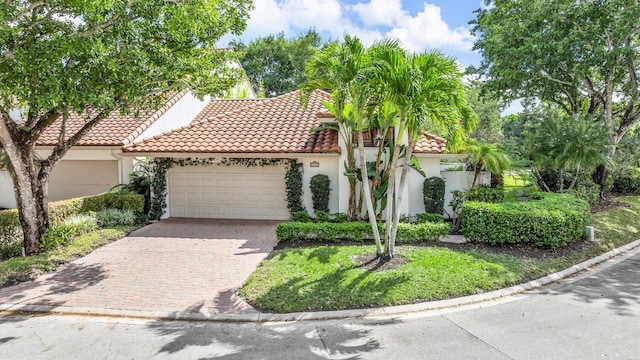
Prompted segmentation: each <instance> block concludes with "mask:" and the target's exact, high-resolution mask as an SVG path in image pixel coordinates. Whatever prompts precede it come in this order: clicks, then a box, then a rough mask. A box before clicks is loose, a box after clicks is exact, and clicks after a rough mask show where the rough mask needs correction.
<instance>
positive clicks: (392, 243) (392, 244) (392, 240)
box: [387, 137, 414, 258]
mask: <svg viewBox="0 0 640 360" xmlns="http://www.w3.org/2000/svg"><path fill="white" fill-rule="evenodd" d="M413 146H414V142H413V140H412V139H411V137H409V143H408V144H407V147H406V148H405V149H406V150H405V151H404V164H403V166H402V174H401V175H400V184H399V185H398V200H397V203H396V209H400V205H402V200H403V199H402V194H403V190H404V186H405V184H406V182H407V174H408V173H409V168H410V167H411V156H412V155H413ZM399 223H400V211H396V213H395V216H394V217H393V224H392V226H391V236H390V237H389V253H388V254H387V255H388V256H389V257H391V258H393V257H394V256H395V251H396V235H397V234H398V224H399Z"/></svg>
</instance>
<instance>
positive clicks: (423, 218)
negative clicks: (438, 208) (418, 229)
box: [416, 213, 444, 224]
mask: <svg viewBox="0 0 640 360" xmlns="http://www.w3.org/2000/svg"><path fill="white" fill-rule="evenodd" d="M416 222H417V223H418V224H422V223H428V222H431V223H443V222H444V217H443V216H442V214H431V213H422V214H418V215H416Z"/></svg>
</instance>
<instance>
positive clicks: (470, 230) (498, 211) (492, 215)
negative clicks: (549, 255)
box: [460, 193, 590, 248]
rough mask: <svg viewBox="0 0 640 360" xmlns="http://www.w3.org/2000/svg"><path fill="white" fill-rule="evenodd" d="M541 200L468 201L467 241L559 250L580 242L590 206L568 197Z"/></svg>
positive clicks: (463, 220) (547, 195) (546, 196)
mask: <svg viewBox="0 0 640 360" xmlns="http://www.w3.org/2000/svg"><path fill="white" fill-rule="evenodd" d="M540 194H542V199H541V200H532V201H526V202H507V203H499V204H492V203H483V202H475V201H467V202H465V203H464V204H463V205H462V212H461V229H460V233H462V234H463V235H464V236H465V237H466V238H468V239H469V240H471V241H475V242H485V243H489V244H492V245H502V244H518V243H523V244H529V245H534V246H540V247H549V248H556V247H560V246H565V245H566V244H567V243H569V242H572V241H575V240H577V239H580V238H582V237H583V235H584V229H585V226H586V225H587V224H588V222H589V218H590V214H589V210H590V209H589V204H587V203H586V202H585V201H583V200H580V199H577V198H574V197H572V196H569V195H566V194H554V193H540Z"/></svg>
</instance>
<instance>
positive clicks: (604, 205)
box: [591, 194, 631, 214]
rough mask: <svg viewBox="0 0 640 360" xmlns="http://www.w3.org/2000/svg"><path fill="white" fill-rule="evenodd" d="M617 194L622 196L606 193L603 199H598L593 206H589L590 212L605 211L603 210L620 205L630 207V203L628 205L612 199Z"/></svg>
mask: <svg viewBox="0 0 640 360" xmlns="http://www.w3.org/2000/svg"><path fill="white" fill-rule="evenodd" d="M618 196H622V195H621V194H607V195H606V197H605V198H604V199H600V201H598V203H596V204H594V205H593V206H591V213H592V214H596V213H599V212H601V211H605V210H609V209H613V208H618V207H622V208H629V207H631V205H629V204H626V203H622V202H619V201H615V200H613V198H615V197H618Z"/></svg>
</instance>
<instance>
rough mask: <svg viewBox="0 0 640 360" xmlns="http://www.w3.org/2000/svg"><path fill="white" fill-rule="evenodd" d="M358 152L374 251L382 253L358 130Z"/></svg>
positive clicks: (360, 136) (361, 140) (361, 141)
mask: <svg viewBox="0 0 640 360" xmlns="http://www.w3.org/2000/svg"><path fill="white" fill-rule="evenodd" d="M358 152H359V153H360V173H361V174H362V188H363V189H364V196H363V197H364V201H365V204H366V207H367V214H368V215H369V216H368V217H369V223H370V224H371V230H372V231H373V239H374V240H375V242H376V253H377V254H378V255H382V243H381V242H380V232H379V231H378V223H377V221H376V213H375V211H374V209H373V203H372V202H371V191H370V189H369V176H368V174H367V162H366V158H365V153H364V137H363V136H362V132H361V131H360V132H358Z"/></svg>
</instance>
